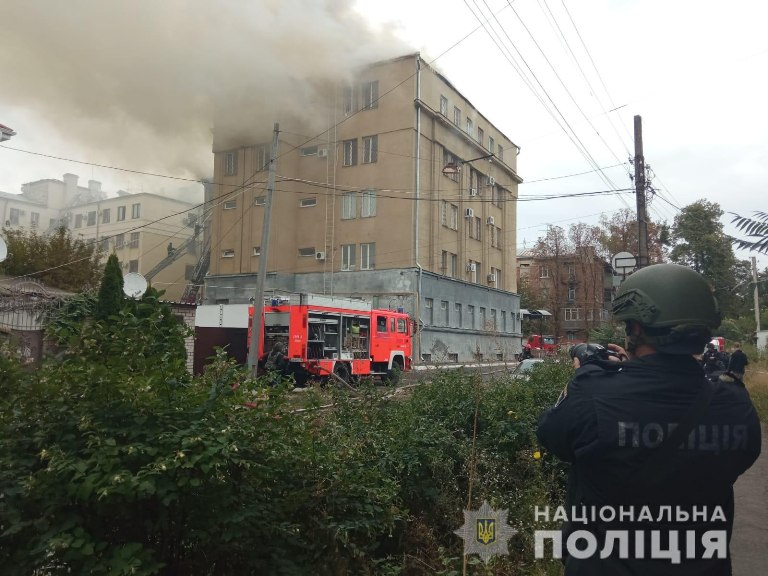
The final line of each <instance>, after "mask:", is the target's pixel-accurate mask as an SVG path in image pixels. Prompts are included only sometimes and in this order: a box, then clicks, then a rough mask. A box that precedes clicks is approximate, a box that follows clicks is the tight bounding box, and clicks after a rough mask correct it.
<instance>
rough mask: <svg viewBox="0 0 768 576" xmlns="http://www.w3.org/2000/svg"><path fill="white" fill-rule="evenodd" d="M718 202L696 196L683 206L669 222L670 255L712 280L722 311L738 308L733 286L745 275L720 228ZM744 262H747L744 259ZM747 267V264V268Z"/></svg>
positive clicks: (742, 264)
mask: <svg viewBox="0 0 768 576" xmlns="http://www.w3.org/2000/svg"><path fill="white" fill-rule="evenodd" d="M722 215H723V211H722V210H721V209H720V205H719V204H716V203H713V202H708V201H707V200H699V201H698V202H694V203H693V204H690V205H688V206H685V207H684V208H683V209H682V210H681V211H680V213H679V214H678V215H677V216H675V222H674V224H673V226H672V241H673V248H672V251H671V252H670V258H671V260H672V261H673V262H675V263H677V264H682V265H684V266H688V267H689V268H692V269H694V270H696V272H699V273H700V274H702V275H703V276H704V277H705V278H706V279H707V280H709V282H710V283H711V284H712V286H713V288H714V290H715V297H716V298H717V299H718V302H720V307H721V310H722V311H723V312H724V314H725V315H727V314H730V313H732V312H733V311H734V310H735V309H737V308H738V301H737V300H738V299H737V298H736V296H735V294H734V292H733V288H734V287H735V286H736V285H738V283H739V282H740V280H742V279H746V278H745V274H746V270H745V268H744V265H745V263H744V262H739V261H737V260H736V257H735V256H734V254H733V248H732V247H731V244H730V242H729V241H728V237H727V236H726V235H725V233H724V232H723V225H722V224H721V223H720V217H721V216H722ZM747 264H748V263H747ZM747 270H748V268H747Z"/></svg>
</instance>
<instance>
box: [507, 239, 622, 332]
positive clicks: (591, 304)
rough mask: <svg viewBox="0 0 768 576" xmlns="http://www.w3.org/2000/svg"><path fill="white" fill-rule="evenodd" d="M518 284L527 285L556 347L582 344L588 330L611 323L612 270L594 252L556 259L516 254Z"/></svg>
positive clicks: (528, 252) (532, 252) (587, 250)
mask: <svg viewBox="0 0 768 576" xmlns="http://www.w3.org/2000/svg"><path fill="white" fill-rule="evenodd" d="M517 265H518V275H519V277H518V283H520V284H522V283H527V285H528V290H529V291H530V292H531V293H532V294H534V295H535V296H536V297H537V298H538V299H539V301H540V302H542V303H543V307H544V308H545V309H546V310H548V311H549V312H551V314H552V317H551V318H550V319H549V320H548V322H550V323H551V329H552V332H553V333H554V335H555V337H556V338H557V341H558V343H561V344H569V343H576V342H586V341H588V339H589V332H590V330H594V329H595V328H598V327H600V325H601V324H604V323H606V322H609V321H610V319H611V312H610V309H611V302H612V301H613V285H614V281H613V268H612V267H611V264H610V262H607V261H606V260H604V259H603V258H601V257H600V256H599V255H597V253H596V252H595V250H594V248H591V247H584V248H582V249H581V250H579V251H578V252H575V253H571V254H560V255H558V256H556V257H555V256H542V255H537V254H536V251H535V250H523V251H521V252H519V253H518V254H517Z"/></svg>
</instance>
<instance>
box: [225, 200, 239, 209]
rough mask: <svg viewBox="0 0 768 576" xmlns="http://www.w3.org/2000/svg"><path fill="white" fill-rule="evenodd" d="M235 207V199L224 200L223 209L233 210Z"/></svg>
mask: <svg viewBox="0 0 768 576" xmlns="http://www.w3.org/2000/svg"><path fill="white" fill-rule="evenodd" d="M235 208H237V200H227V201H226V202H224V210H234V209H235Z"/></svg>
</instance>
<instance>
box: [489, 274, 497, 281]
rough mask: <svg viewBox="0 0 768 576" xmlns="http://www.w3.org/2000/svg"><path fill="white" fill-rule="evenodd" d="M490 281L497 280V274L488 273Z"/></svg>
mask: <svg viewBox="0 0 768 576" xmlns="http://www.w3.org/2000/svg"><path fill="white" fill-rule="evenodd" d="M488 282H496V274H488Z"/></svg>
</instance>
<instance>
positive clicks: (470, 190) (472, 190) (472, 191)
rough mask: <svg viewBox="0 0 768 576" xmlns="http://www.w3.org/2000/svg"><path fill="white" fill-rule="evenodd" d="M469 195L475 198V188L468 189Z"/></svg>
mask: <svg viewBox="0 0 768 576" xmlns="http://www.w3.org/2000/svg"><path fill="white" fill-rule="evenodd" d="M469 195H470V196H477V188H470V189H469Z"/></svg>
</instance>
